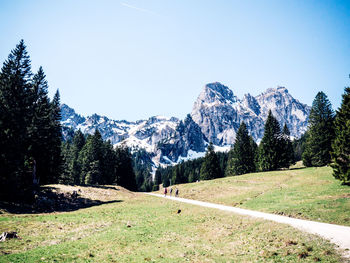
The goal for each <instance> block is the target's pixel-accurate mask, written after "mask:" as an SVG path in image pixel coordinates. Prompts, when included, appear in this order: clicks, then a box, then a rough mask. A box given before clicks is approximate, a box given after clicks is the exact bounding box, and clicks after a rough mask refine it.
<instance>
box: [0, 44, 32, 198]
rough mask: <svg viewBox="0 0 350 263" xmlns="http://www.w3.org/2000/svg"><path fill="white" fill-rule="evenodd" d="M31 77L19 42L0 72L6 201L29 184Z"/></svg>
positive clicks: (0, 158)
mask: <svg viewBox="0 0 350 263" xmlns="http://www.w3.org/2000/svg"><path fill="white" fill-rule="evenodd" d="M31 76H32V73H31V66H30V59H29V55H28V54H27V51H26V46H25V44H24V41H23V40H21V41H20V43H19V44H18V45H17V46H16V48H15V49H13V50H12V51H11V53H10V55H9V56H8V59H7V60H6V61H5V62H4V64H3V67H2V68H1V72H0V177H1V178H0V189H1V194H2V195H4V196H7V197H9V198H16V197H18V196H19V195H20V193H23V192H29V189H30V188H31V185H32V180H31V179H32V178H31V171H32V160H30V159H29V156H28V148H29V145H30V143H29V136H28V127H29V125H30V123H31V107H32V105H31V104H32V101H31V98H32V96H31V87H32V86H31ZM19 189H20V191H18V190H19Z"/></svg>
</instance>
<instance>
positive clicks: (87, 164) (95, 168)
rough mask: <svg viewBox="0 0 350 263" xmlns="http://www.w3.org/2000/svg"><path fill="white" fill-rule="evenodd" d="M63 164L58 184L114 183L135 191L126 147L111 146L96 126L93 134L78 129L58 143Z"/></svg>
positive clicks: (130, 159)
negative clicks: (71, 135) (85, 133)
mask: <svg viewBox="0 0 350 263" xmlns="http://www.w3.org/2000/svg"><path fill="white" fill-rule="evenodd" d="M62 156H63V165H62V168H63V169H62V173H61V176H60V178H59V180H58V182H59V183H62V184H74V185H106V184H118V185H120V186H123V187H125V188H127V189H129V190H132V191H136V190H137V186H136V180H135V173H134V170H133V164H132V156H131V153H130V151H129V149H128V148H125V147H117V148H115V149H114V148H113V145H112V144H111V142H110V141H104V140H103V139H102V136H101V133H100V132H99V131H98V130H97V129H96V130H95V133H94V134H93V135H87V137H86V138H85V136H84V135H83V133H82V132H81V131H80V130H78V131H77V132H75V134H74V137H73V138H72V140H68V141H66V142H63V143H62Z"/></svg>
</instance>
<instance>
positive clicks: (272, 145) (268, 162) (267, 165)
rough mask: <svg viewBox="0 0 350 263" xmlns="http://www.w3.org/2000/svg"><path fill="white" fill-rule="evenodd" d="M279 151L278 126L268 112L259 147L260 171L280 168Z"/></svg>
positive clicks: (279, 137) (279, 134) (279, 136)
mask: <svg viewBox="0 0 350 263" xmlns="http://www.w3.org/2000/svg"><path fill="white" fill-rule="evenodd" d="M280 149H281V129H280V125H279V123H278V121H277V119H276V118H275V117H274V116H273V115H272V112H271V110H270V111H269V115H268V117H267V120H266V123H265V131H264V136H263V138H262V140H261V142H260V145H259V167H260V169H261V170H262V171H272V170H276V169H277V168H279V167H280V166H279V165H280Z"/></svg>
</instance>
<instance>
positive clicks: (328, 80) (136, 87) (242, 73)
mask: <svg viewBox="0 0 350 263" xmlns="http://www.w3.org/2000/svg"><path fill="white" fill-rule="evenodd" d="M0 18H1V23H0V61H1V63H3V61H4V60H5V59H6V58H7V56H8V54H9V52H10V50H11V49H13V48H14V47H15V45H16V44H17V43H18V42H19V40H20V39H22V38H23V39H24V40H25V43H26V45H27V47H28V51H29V54H30V56H31V60H32V67H33V70H34V71H36V70H37V69H38V67H39V66H40V65H42V66H43V68H44V71H45V72H46V75H47V80H48V82H49V85H50V88H49V91H50V96H52V95H53V93H54V92H55V90H56V89H59V90H60V93H61V102H63V103H66V104H68V105H69V106H71V107H73V108H75V109H76V111H77V112H78V113H81V114H83V115H89V114H92V113H98V114H102V115H106V116H107V117H110V118H114V119H127V120H137V119H143V118H147V117H150V116H154V115H165V116H176V117H180V118H183V117H184V116H185V115H186V114H187V113H189V112H191V110H192V105H193V102H194V101H195V99H196V98H197V96H198V94H199V92H200V91H201V89H202V87H203V86H204V85H205V84H206V83H209V82H214V81H220V82H221V83H223V84H225V85H227V86H229V87H230V88H231V89H232V90H233V92H234V93H235V94H236V95H237V96H238V97H242V96H243V95H244V94H245V93H251V94H252V95H258V94H260V93H261V92H263V91H265V90H266V89H267V88H270V87H276V86H277V85H280V86H285V87H286V88H288V90H289V92H290V93H291V94H292V95H293V96H294V97H295V98H297V99H299V100H300V101H302V102H304V103H307V104H309V105H311V103H312V101H313V99H314V97H315V95H316V93H317V92H318V91H321V90H322V91H324V92H325V93H326V94H327V95H328V97H329V99H330V101H331V103H332V104H333V107H334V108H337V107H339V105H340V101H341V94H342V93H343V91H344V87H345V86H347V85H350V80H349V78H348V76H349V74H350V1H311V0H308V1H304V0H302V1H297V0H293V1H285V0H281V1H227V0H215V1H214V0H212V1H205V0H176V1H174V0H172V1H171V0H143V1H141V0H139V1H138V0H120V1H119V0H110V1H108V0H98V1H97V0H91V1H88V0H74V1H72V0H59V1H58V0H57V1H55V0H50V1H47V0H40V1H34V0H32V1H30V0H23V1H20V0H8V1H7V0H0Z"/></svg>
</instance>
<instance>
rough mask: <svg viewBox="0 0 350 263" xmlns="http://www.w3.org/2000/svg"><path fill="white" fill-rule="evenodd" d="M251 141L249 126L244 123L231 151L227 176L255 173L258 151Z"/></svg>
mask: <svg viewBox="0 0 350 263" xmlns="http://www.w3.org/2000/svg"><path fill="white" fill-rule="evenodd" d="M251 140H252V139H251V137H250V136H249V134H248V129H247V126H246V125H245V123H244V122H242V123H241V125H240V127H239V129H238V131H237V135H236V140H235V144H234V146H233V148H232V149H231V153H230V159H229V161H228V165H227V168H226V175H228V176H231V175H240V174H245V173H251V172H255V170H256V168H255V158H256V152H255V151H256V149H255V146H254V144H252V141H251Z"/></svg>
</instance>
